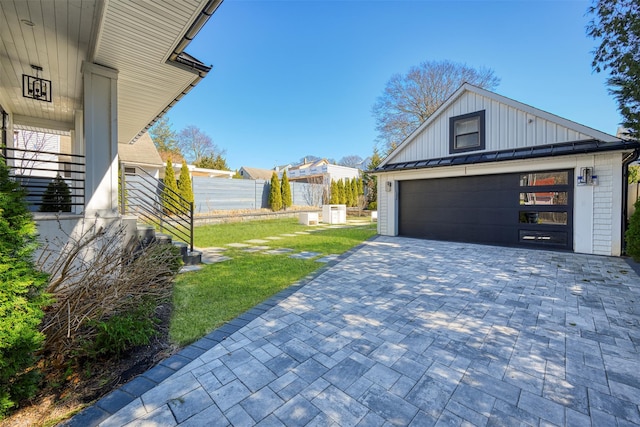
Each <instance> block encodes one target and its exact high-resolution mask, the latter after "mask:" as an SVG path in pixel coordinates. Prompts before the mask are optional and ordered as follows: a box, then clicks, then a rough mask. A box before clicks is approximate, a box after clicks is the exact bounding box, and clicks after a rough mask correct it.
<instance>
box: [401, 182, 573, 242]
mask: <svg viewBox="0 0 640 427" xmlns="http://www.w3.org/2000/svg"><path fill="white" fill-rule="evenodd" d="M398 187H399V188H398V192H399V200H398V202H399V206H398V208H399V222H398V227H399V230H398V231H399V234H400V235H402V236H409V237H419V238H425V239H435V240H450V241H459V242H473V243H488V244H496V245H507V246H514V245H515V246H544V247H554V248H561V249H573V224H572V217H573V215H572V210H573V209H572V207H573V206H572V205H573V174H572V171H570V170H563V171H544V172H533V173H513V174H502V175H484V176H473V177H455V178H439V179H424V180H413V181H399V185H398Z"/></svg>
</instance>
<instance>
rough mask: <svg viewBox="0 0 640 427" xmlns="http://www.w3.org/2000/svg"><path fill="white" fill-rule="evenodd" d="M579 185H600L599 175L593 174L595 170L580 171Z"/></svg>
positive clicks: (584, 169) (585, 169) (583, 169)
mask: <svg viewBox="0 0 640 427" xmlns="http://www.w3.org/2000/svg"><path fill="white" fill-rule="evenodd" d="M578 185H598V175H594V174H593V168H582V169H580V175H579V176H578Z"/></svg>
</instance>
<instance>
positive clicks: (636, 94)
mask: <svg viewBox="0 0 640 427" xmlns="http://www.w3.org/2000/svg"><path fill="white" fill-rule="evenodd" d="M589 13H591V14H593V15H594V18H593V20H592V21H591V22H590V23H589V25H588V26H587V33H588V34H589V35H590V36H591V37H593V38H595V39H597V40H599V41H600V45H599V46H598V48H597V49H596V50H595V52H594V58H593V62H592V66H593V67H594V69H595V70H596V71H597V72H601V71H604V70H608V71H609V76H610V77H609V78H608V79H607V84H608V85H609V86H610V92H611V94H612V95H613V96H614V97H615V98H616V100H617V101H618V108H619V110H620V113H621V114H622V118H623V125H624V126H625V127H627V128H628V129H629V134H630V136H631V137H632V138H635V139H638V138H639V137H640V85H639V84H638V82H639V81H640V49H639V48H638V46H639V45H640V2H638V0H595V2H594V5H593V6H591V7H590V8H589Z"/></svg>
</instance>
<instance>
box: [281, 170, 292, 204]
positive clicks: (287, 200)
mask: <svg viewBox="0 0 640 427" xmlns="http://www.w3.org/2000/svg"><path fill="white" fill-rule="evenodd" d="M280 187H281V192H282V207H283V208H284V209H287V208H288V207H290V206H291V205H292V204H293V200H292V197H291V185H289V178H288V177H287V171H284V172H283V173H282V182H280Z"/></svg>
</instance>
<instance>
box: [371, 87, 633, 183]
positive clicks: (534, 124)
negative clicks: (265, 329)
mask: <svg viewBox="0 0 640 427" xmlns="http://www.w3.org/2000/svg"><path fill="white" fill-rule="evenodd" d="M469 105H471V106H472V107H471V108H469ZM484 108H487V109H492V112H493V117H488V118H487V127H488V126H493V128H494V131H496V130H497V129H499V130H501V131H502V130H504V132H502V133H500V134H499V135H498V137H499V138H502V139H503V140H502V141H491V142H490V143H489V142H487V149H486V150H479V151H473V152H469V153H464V154H459V155H449V152H448V151H447V152H446V154H445V153H444V148H443V147H445V146H446V147H447V148H448V131H447V129H448V124H449V118H451V117H455V116H459V115H460V114H465V113H469V112H472V111H477V110H482V109H484ZM498 116H499V117H498ZM516 121H517V122H516ZM517 125H520V126H521V129H520V130H514V128H516V127H517ZM509 126H511V128H509ZM526 126H530V128H526ZM523 129H525V130H523ZM437 130H438V131H437ZM507 131H509V132H511V134H512V135H511V134H509V135H507ZM518 132H519V133H518ZM443 133H444V134H446V135H447V139H446V141H447V142H446V143H445V142H443V141H442V139H443ZM519 136H520V137H519ZM492 148H493V149H492ZM626 148H634V147H633V146H632V145H629V144H625V143H623V142H622V141H621V140H620V139H618V138H616V137H614V136H612V135H609V134H606V133H604V132H600V131H598V130H595V129H592V128H590V127H587V126H584V125H581V124H578V123H576V122H573V121H570V120H567V119H564V118H562V117H559V116H556V115H553V114H550V113H548V112H546V111H543V110H540V109H537V108H534V107H531V106H529V105H526V104H523V103H521V102H517V101H514V100H512V99H510V98H507V97H504V96H502V95H498V94H496V93H493V92H490V91H487V90H485V89H481V88H479V87H477V86H473V85H471V84H468V83H465V84H463V85H462V86H461V87H460V88H459V89H458V90H456V92H455V93H454V94H453V95H452V96H451V97H449V99H447V101H445V102H444V103H443V104H442V105H441V106H440V108H438V109H437V110H436V111H435V112H434V113H433V114H432V115H431V116H430V117H429V118H428V119H427V120H426V121H425V122H424V123H423V124H422V125H420V126H419V127H418V128H417V129H416V130H415V131H414V132H413V133H412V134H411V135H409V137H407V138H406V139H405V140H404V141H403V142H402V143H401V144H400V145H399V146H398V147H397V148H396V149H395V150H393V151H392V152H391V153H390V154H389V155H388V156H387V157H386V158H385V159H384V160H383V161H382V162H381V164H380V166H378V168H377V169H376V171H379V172H380V171H389V170H399V169H416V168H427V167H436V166H449V165H454V164H469V163H480V162H492V161H499V160H514V159H522V158H531V157H546V156H557V155H563V154H575V153H584V152H597V151H608V150H622V149H626Z"/></svg>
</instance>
